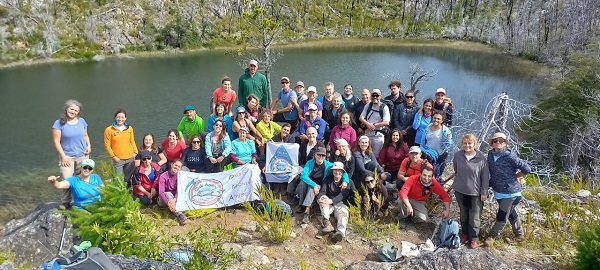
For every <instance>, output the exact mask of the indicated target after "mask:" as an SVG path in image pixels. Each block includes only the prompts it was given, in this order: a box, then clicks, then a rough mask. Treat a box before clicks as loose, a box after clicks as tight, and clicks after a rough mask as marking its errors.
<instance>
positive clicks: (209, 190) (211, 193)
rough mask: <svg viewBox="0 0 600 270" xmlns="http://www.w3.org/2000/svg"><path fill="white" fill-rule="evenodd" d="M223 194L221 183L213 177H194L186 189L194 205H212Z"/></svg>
mask: <svg viewBox="0 0 600 270" xmlns="http://www.w3.org/2000/svg"><path fill="white" fill-rule="evenodd" d="M221 194H223V185H222V184H221V182H219V181H217V180H214V179H194V181H193V182H192V183H191V187H190V189H189V191H188V197H189V198H190V201H191V202H192V203H194V204H196V205H203V206H206V205H212V204H214V203H216V202H217V201H218V200H219V198H221Z"/></svg>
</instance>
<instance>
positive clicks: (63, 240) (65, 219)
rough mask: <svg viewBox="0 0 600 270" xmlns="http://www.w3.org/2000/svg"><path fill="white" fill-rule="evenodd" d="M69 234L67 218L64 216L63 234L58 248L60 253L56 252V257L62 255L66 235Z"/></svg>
mask: <svg viewBox="0 0 600 270" xmlns="http://www.w3.org/2000/svg"><path fill="white" fill-rule="evenodd" d="M66 233H67V216H66V215H63V232H62V236H61V237H60V245H59V246H58V251H57V252H56V256H58V255H60V251H61V250H62V247H63V244H64V243H65V234H66Z"/></svg>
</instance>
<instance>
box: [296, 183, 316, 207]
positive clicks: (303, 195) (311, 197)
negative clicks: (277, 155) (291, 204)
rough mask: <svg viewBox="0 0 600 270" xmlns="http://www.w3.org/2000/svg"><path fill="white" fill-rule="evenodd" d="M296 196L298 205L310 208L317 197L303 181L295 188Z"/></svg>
mask: <svg viewBox="0 0 600 270" xmlns="http://www.w3.org/2000/svg"><path fill="white" fill-rule="evenodd" d="M296 194H297V195H298V197H299V198H300V205H302V206H306V207H311V206H312V204H313V203H314V202H315V197H316V196H317V195H315V192H314V190H313V189H312V188H311V187H310V186H308V185H307V184H306V183H304V181H300V184H298V187H296Z"/></svg>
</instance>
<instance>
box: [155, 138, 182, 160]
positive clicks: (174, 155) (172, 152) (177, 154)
mask: <svg viewBox="0 0 600 270" xmlns="http://www.w3.org/2000/svg"><path fill="white" fill-rule="evenodd" d="M160 145H161V146H162V147H163V149H164V152H165V155H166V156H167V161H173V160H176V159H179V158H181V155H182V154H183V150H185V148H186V147H187V146H186V145H185V143H184V142H182V141H178V142H177V144H176V145H175V147H174V148H172V149H171V148H169V139H168V138H167V139H164V140H163V141H162V142H161V143H160Z"/></svg>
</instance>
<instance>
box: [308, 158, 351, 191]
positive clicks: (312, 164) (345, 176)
mask: <svg viewBox="0 0 600 270" xmlns="http://www.w3.org/2000/svg"><path fill="white" fill-rule="evenodd" d="M323 164H324V165H325V171H324V172H323V182H325V178H327V176H328V175H330V174H331V170H330V169H331V167H333V163H331V162H329V161H327V160H324V161H323ZM314 168H315V160H314V159H311V160H309V161H307V162H306V165H304V168H303V169H302V173H301V174H300V179H301V180H302V181H303V182H304V183H306V184H307V185H308V186H309V187H310V188H314V187H315V186H316V185H317V183H315V181H313V180H311V179H310V173H311V172H312V171H313V169H314ZM342 181H344V182H346V184H348V183H350V178H348V174H347V173H346V172H344V174H343V175H342Z"/></svg>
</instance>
